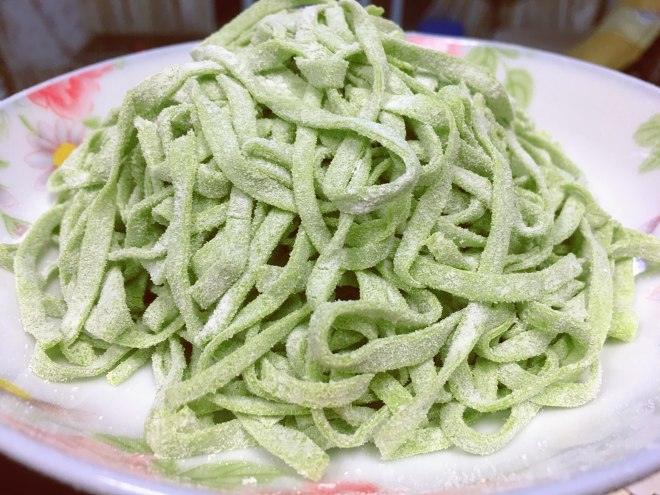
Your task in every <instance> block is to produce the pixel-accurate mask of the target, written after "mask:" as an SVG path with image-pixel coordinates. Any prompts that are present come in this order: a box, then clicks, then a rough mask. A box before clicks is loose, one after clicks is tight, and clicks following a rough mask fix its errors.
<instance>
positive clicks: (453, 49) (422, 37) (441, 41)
mask: <svg viewBox="0 0 660 495" xmlns="http://www.w3.org/2000/svg"><path fill="white" fill-rule="evenodd" d="M406 39H407V40H408V41H409V42H410V43H414V44H415V45H419V46H423V47H424V48H430V49H432V50H437V51H439V52H444V53H447V54H449V55H454V56H456V57H460V56H462V55H463V47H462V46H461V44H460V43H457V42H455V41H453V40H450V39H448V38H443V37H442V36H430V35H427V34H409V35H407V36H406Z"/></svg>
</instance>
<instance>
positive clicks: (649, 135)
mask: <svg viewBox="0 0 660 495" xmlns="http://www.w3.org/2000/svg"><path fill="white" fill-rule="evenodd" d="M633 138H634V139H635V142H636V143H637V144H638V145H640V146H641V147H642V148H651V149H650V152H649V156H648V157H646V159H645V160H644V161H643V162H642V164H641V165H640V166H639V171H640V172H649V171H650V170H656V169H659V168H660V113H656V114H655V115H652V116H651V118H650V119H648V120H647V121H646V122H644V123H643V124H642V125H640V126H639V127H638V128H637V130H636V131H635V134H633Z"/></svg>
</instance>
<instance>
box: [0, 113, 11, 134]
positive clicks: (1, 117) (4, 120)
mask: <svg viewBox="0 0 660 495" xmlns="http://www.w3.org/2000/svg"><path fill="white" fill-rule="evenodd" d="M8 134H9V115H7V112H5V111H4V110H0V138H4V137H7V135H8Z"/></svg>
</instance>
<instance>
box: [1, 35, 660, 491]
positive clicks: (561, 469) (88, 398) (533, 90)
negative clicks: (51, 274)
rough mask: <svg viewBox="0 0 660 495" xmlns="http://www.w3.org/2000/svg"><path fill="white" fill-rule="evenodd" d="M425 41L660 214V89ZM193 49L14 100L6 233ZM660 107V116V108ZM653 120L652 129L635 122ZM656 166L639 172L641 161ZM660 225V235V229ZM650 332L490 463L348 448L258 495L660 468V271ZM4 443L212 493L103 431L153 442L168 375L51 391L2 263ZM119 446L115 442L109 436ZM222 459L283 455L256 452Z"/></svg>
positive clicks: (612, 348)
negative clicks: (393, 456) (136, 91)
mask: <svg viewBox="0 0 660 495" xmlns="http://www.w3.org/2000/svg"><path fill="white" fill-rule="evenodd" d="M410 38H411V40H412V41H414V42H416V43H420V44H424V45H427V46H430V47H432V48H435V49H439V50H444V51H447V52H450V53H452V54H455V55H458V56H465V55H467V54H470V55H469V56H470V57H471V58H472V59H474V60H476V61H478V62H481V63H482V64H485V65H486V66H488V67H490V69H491V70H494V71H495V72H496V73H497V75H498V77H499V78H500V79H501V80H503V81H504V82H505V83H506V85H507V88H508V89H509V90H510V91H511V92H512V93H513V94H514V95H515V96H516V97H517V99H518V100H519V102H520V103H521V104H527V105H528V112H529V114H530V115H531V117H532V118H533V120H534V121H535V122H536V123H537V125H538V127H539V128H541V129H544V130H546V131H547V132H549V133H550V134H551V135H553V136H554V137H555V138H556V139H557V140H558V141H559V142H560V143H561V144H562V146H563V147H564V149H565V151H566V152H567V153H568V155H569V156H570V157H571V158H573V160H574V161H575V162H577V163H578V164H579V165H580V166H581V167H582V168H583V170H584V171H585V172H586V175H587V177H588V179H589V182H590V185H591V187H592V190H593V191H594V192H595V195H596V196H597V198H598V199H599V200H600V202H601V203H602V205H603V206H605V208H606V209H607V210H608V211H610V212H611V213H612V214H613V215H614V217H615V218H617V219H619V220H620V221H622V222H623V223H624V224H625V225H627V226H630V227H636V228H644V229H645V230H647V231H649V232H653V231H654V230H655V229H656V227H657V226H658V223H659V222H660V216H658V215H660V195H659V194H658V191H659V190H660V170H656V169H660V90H658V89H657V88H655V87H653V86H651V85H648V84H646V83H643V82H640V81H638V80H636V79H633V78H630V77H627V76H623V75H621V74H619V73H616V72H613V71H609V70H605V69H602V68H599V67H596V66H593V65H589V64H585V63H581V62H576V61H574V60H571V59H568V58H566V57H561V56H557V55H552V54H548V53H543V52H539V51H535V50H529V49H524V48H520V47H515V46H510V45H502V44H493V43H486V42H480V41H474V40H464V39H450V38H438V37H432V36H425V35H416V34H411V35H410ZM191 46H192V45H179V46H173V47H170V48H164V49H159V50H152V51H148V52H144V53H141V54H137V55H132V56H129V57H126V58H123V59H118V60H113V61H109V62H105V63H101V64H97V65H95V66H92V67H89V68H85V69H82V70H80V71H77V72H74V73H71V74H67V75H64V76H61V77H59V78H57V79H54V80H52V81H48V82H46V83H44V84H41V85H39V86H37V87H35V88H31V89H29V90H27V91H24V92H22V93H19V94H17V95H14V96H12V97H11V98H9V99H7V100H5V101H3V102H1V103H0V242H11V241H18V240H19V238H20V236H21V235H22V234H23V233H24V232H25V230H26V229H27V228H28V225H29V222H31V221H33V220H35V219H36V218H37V217H38V215H39V214H40V213H42V212H43V211H45V210H46V209H47V207H48V205H49V201H50V198H49V197H48V194H47V193H46V192H45V188H44V184H45V180H46V179H47V177H48V175H49V174H50V173H51V172H52V171H53V170H54V168H55V167H56V166H57V165H58V164H59V163H61V161H62V160H63V158H64V157H66V156H67V155H68V153H69V152H70V151H71V150H72V149H73V147H74V146H75V145H77V144H78V143H79V142H80V140H81V139H82V138H83V137H84V136H85V134H86V133H87V132H89V128H92V127H94V125H96V123H97V122H98V121H99V119H100V118H101V117H103V116H104V115H105V114H106V113H107V112H108V111H109V110H110V109H111V108H113V107H115V106H117V105H118V104H119V103H120V102H121V100H122V97H123V95H124V93H125V91H126V90H127V89H128V88H130V87H131V86H133V85H135V84H136V83H138V82H139V81H141V80H142V79H144V78H145V77H147V76H149V75H151V74H153V73H155V72H157V71H159V70H161V69H162V68H164V67H166V66H169V65H173V64H177V63H181V62H185V61H187V60H188V55H187V53H188V51H189V49H190V48H191ZM654 115H655V117H654ZM644 123H647V124H646V125H645V127H644V128H643V132H638V133H637V138H638V139H637V141H638V142H637V141H636V140H635V138H634V136H635V133H636V131H637V130H638V129H639V128H640V126H642V124H644ZM643 163H644V165H643V169H648V170H647V171H646V172H641V171H640V166H642V164H643ZM658 230H659V231H660V229H658ZM635 308H636V311H637V313H638V315H639V317H640V321H641V325H640V329H639V334H638V336H637V338H636V339H635V341H634V342H632V343H630V344H618V343H608V344H607V345H606V348H605V350H604V351H603V363H604V377H603V382H604V383H603V388H602V391H601V393H600V395H599V396H598V398H597V399H596V400H594V401H593V402H591V403H590V404H588V405H586V406H584V407H581V408H578V409H575V410H544V411H543V412H542V413H540V414H539V415H538V416H537V417H536V418H535V419H534V420H533V422H532V423H531V424H530V425H529V426H528V427H527V428H526V429H525V430H524V431H523V432H522V433H521V434H520V435H519V436H518V437H517V438H516V439H515V440H514V441H513V442H512V443H511V444H510V445H509V446H507V447H506V448H505V449H503V450H502V451H500V452H498V453H497V454H494V455H492V456H489V457H475V456H471V455H468V454H465V453H462V452H459V451H457V450H451V449H450V450H449V451H445V452H439V453H437V454H430V455H425V456H419V457H415V458H409V459H405V460H401V461H397V462H387V463H386V462H381V461H379V460H378V457H377V455H376V454H375V452H374V451H372V450H368V449H367V450H353V451H349V452H347V453H343V454H341V455H335V456H333V460H332V463H331V467H330V469H329V472H328V474H327V475H326V477H325V478H324V479H323V480H322V482H321V483H310V482H306V481H303V480H301V479H299V478H296V477H294V476H291V477H288V478H282V479H280V480H278V481H277V482H276V483H275V484H274V485H256V486H254V485H250V486H247V487H245V488H241V486H240V482H239V483H238V484H239V486H238V488H236V489H237V490H239V491H240V490H242V489H245V490H248V491H250V492H251V493H254V492H255V491H257V492H268V493H272V492H274V491H281V490H283V491H285V492H293V491H297V490H299V491H302V492H304V493H314V494H334V493H382V494H386V493H402V492H404V493H421V492H425V493H437V494H450V493H451V494H472V493H484V492H488V493H500V492H508V491H516V490H523V491H524V492H525V493H537V494H553V495H558V494H562V493H595V492H602V491H605V490H606V489H609V488H614V487H618V486H622V485H624V484H626V483H627V482H629V481H632V480H634V479H637V478H640V477H642V476H644V475H646V474H648V473H650V472H652V471H654V470H658V469H660V407H659V405H660V404H659V403H660V332H659V330H660V329H659V328H658V327H659V326H660V278H658V277H657V276H656V277H654V276H650V275H648V274H644V275H642V276H640V277H639V280H638V284H637V297H636V302H635ZM0 315H2V318H1V319H0V342H1V344H0V449H1V450H2V451H4V452H5V453H7V454H8V455H10V456H12V457H14V458H16V459H18V460H20V461H22V462H25V463H26V464H29V465H31V466H32V467H35V468H37V469H39V470H41V471H43V472H45V473H47V474H50V475H52V476H55V477H57V478H59V479H61V480H64V481H67V482H70V483H72V484H75V485H77V486H80V487H84V488H86V489H89V490H92V491H94V492H101V493H121V494H125V493H135V494H151V493H162V492H163V491H166V492H167V493H176V494H184V493H199V490H203V489H204V488H202V487H199V486H194V485H193V484H190V483H183V482H182V481H181V479H176V477H175V476H173V474H172V473H171V472H170V473H169V474H165V473H164V471H163V469H162V468H160V469H158V464H157V463H156V462H154V458H153V456H151V455H150V454H148V453H139V452H138V453H136V452H128V451H126V450H131V447H134V445H133V446H131V445H128V446H127V445H126V444H124V445H123V450H122V449H118V448H116V446H117V445H118V444H117V442H115V444H114V445H115V446H112V445H110V444H108V443H107V441H102V440H100V439H99V437H98V434H99V433H105V434H111V435H123V436H135V437H139V436H141V433H142V424H143V420H144V417H145V415H146V413H147V411H148V408H149V406H150V405H151V403H152V399H153V396H154V383H153V379H152V377H151V375H150V371H148V370H146V369H145V370H143V371H142V372H140V373H138V374H137V375H136V376H134V377H133V378H131V379H130V380H129V381H128V382H126V383H125V384H123V385H122V386H120V387H118V388H113V387H111V386H109V385H107V384H106V383H105V382H104V381H103V380H93V381H85V382H80V383H69V384H57V385H51V384H48V383H44V382H42V381H41V380H40V379H38V378H37V377H35V376H33V375H32V374H31V373H30V371H29V370H28V361H29V356H30V355H31V352H32V342H31V340H30V339H29V338H28V337H27V336H25V335H24V333H23V331H22V329H21V325H20V322H19V317H18V308H17V303H16V296H15V292H14V282H13V277H12V275H11V274H9V273H7V272H3V271H0ZM106 440H107V437H106ZM217 458H240V459H257V460H262V461H263V460H266V461H269V462H273V461H272V459H268V458H267V457H265V456H264V455H263V454H257V453H255V452H252V451H240V452H234V453H230V454H228V455H224V456H217Z"/></svg>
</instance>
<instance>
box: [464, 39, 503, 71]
mask: <svg viewBox="0 0 660 495" xmlns="http://www.w3.org/2000/svg"><path fill="white" fill-rule="evenodd" d="M465 58H466V59H467V60H469V61H470V62H473V63H475V64H477V65H481V66H482V67H484V68H485V69H486V70H488V71H489V72H491V73H493V74H495V72H496V71H497V52H496V51H495V48H492V47H490V46H477V47H475V48H473V49H472V50H470V52H469V53H468V54H467V55H466V56H465Z"/></svg>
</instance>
